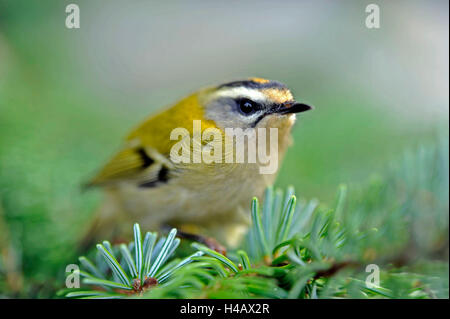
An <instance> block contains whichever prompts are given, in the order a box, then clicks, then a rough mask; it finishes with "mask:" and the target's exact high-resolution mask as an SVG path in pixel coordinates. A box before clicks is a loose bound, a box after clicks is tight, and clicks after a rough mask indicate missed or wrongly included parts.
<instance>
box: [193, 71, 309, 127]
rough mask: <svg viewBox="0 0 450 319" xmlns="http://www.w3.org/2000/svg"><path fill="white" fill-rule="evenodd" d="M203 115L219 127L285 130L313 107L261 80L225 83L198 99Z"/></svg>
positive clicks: (275, 84) (284, 87)
mask: <svg viewBox="0 0 450 319" xmlns="http://www.w3.org/2000/svg"><path fill="white" fill-rule="evenodd" d="M199 98H200V103H201V104H202V105H203V107H204V116H205V118H206V119H208V120H212V121H214V122H215V123H216V125H217V126H218V127H219V128H221V129H225V128H242V129H247V128H259V127H277V128H286V127H290V126H292V124H293V123H294V122H295V117H296V115H295V114H296V113H300V112H305V111H308V110H311V109H312V107H311V106H309V105H307V104H304V103H299V102H297V101H295V100H294V97H293V96H292V93H291V91H290V90H289V89H288V88H287V86H286V85H284V84H282V83H280V82H277V81H271V80H266V79H261V78H250V79H248V80H243V81H234V82H229V83H225V84H222V85H219V86H216V87H213V88H210V89H207V90H205V91H204V93H203V94H201V95H200V96H199Z"/></svg>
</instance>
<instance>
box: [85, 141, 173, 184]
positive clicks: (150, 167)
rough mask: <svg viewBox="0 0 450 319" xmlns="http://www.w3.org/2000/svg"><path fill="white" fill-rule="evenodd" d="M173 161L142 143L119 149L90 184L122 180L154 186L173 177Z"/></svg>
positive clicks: (111, 182) (112, 182)
mask: <svg viewBox="0 0 450 319" xmlns="http://www.w3.org/2000/svg"><path fill="white" fill-rule="evenodd" d="M172 169H173V164H172V163H171V161H170V160H169V159H168V158H167V157H165V156H164V155H162V154H160V153H159V152H158V151H157V150H156V149H154V148H151V147H142V146H140V145H138V146H133V147H126V148H124V149H123V150H121V151H119V152H118V153H117V154H116V155H115V156H114V157H113V158H112V159H111V160H110V161H109V162H108V163H107V164H106V165H105V166H104V167H103V169H102V170H100V172H99V173H98V174H97V176H95V177H94V178H93V179H92V180H91V182H90V183H89V184H88V185H89V186H103V185H108V184H114V183H117V182H121V181H129V182H134V183H135V184H136V185H137V186H140V187H154V186H157V185H160V184H161V183H166V182H167V181H168V180H169V179H170V177H171V170H172Z"/></svg>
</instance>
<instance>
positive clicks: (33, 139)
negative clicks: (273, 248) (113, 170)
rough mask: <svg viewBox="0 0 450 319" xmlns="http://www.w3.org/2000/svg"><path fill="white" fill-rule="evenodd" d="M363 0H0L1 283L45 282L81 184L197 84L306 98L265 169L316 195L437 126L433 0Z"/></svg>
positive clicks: (327, 194)
mask: <svg viewBox="0 0 450 319" xmlns="http://www.w3.org/2000/svg"><path fill="white" fill-rule="evenodd" d="M69 3H76V4H78V5H79V7H80V11H81V28H80V29H67V28H66V27H65V19H66V13H65V7H66V5H67V4H69ZM369 3H371V2H367V1H359V0H355V1H345V2H337V1H292V2H291V1H285V2H274V1H249V2H246V3H241V2H238V1H227V2H223V3H218V2H217V3H216V2H212V1H189V2H187V1H171V2H170V3H163V2H161V1H160V2H151V1H109V0H97V1H86V0H77V1H58V0H46V1H17V0H14V1H13V0H9V1H8V0H6V1H4V0H3V1H0V248H1V253H2V256H3V258H2V260H3V261H2V262H0V297H8V296H12V297H52V296H54V292H55V290H56V289H59V288H61V287H62V286H63V285H64V271H65V265H66V264H67V263H70V262H75V261H76V258H75V257H76V255H77V252H76V251H75V245H76V243H77V242H78V240H79V237H80V234H81V230H83V229H84V228H85V227H87V225H88V222H89V220H90V217H91V216H92V213H93V211H94V210H95V207H96V206H97V205H98V203H99V200H100V198H101V194H100V193H99V192H98V191H90V192H81V190H80V185H81V184H82V183H83V182H84V181H86V179H88V178H89V176H91V174H92V173H93V172H95V170H96V169H98V168H99V167H100V166H101V165H102V163H104V161H105V160H106V159H107V158H108V157H109V156H110V155H111V154H113V153H114V151H115V150H117V148H118V147H119V146H120V142H121V138H122V137H123V136H124V134H126V132H127V131H128V130H129V129H130V128H131V127H133V126H134V125H136V124H137V123H138V122H139V121H140V120H142V118H143V117H144V116H147V115H149V114H151V113H152V112H154V111H155V110H157V109H159V108H161V107H162V106H165V105H168V104H170V103H172V102H174V101H176V100H177V99H179V98H180V97H182V96H184V95H186V94H188V93H190V92H191V91H194V90H196V89H198V88H199V87H202V86H205V85H212V84H218V83H221V82H224V81H231V80H235V79H240V78H247V77H249V76H258V77H265V78H270V79H275V80H279V81H281V82H284V83H286V84H287V85H288V86H289V87H290V88H291V90H292V91H293V92H294V95H295V97H296V98H297V99H298V100H300V101H305V102H308V103H311V104H313V105H314V106H315V111H314V112H308V113H307V114H305V115H302V116H300V117H299V121H298V123H297V125H296V127H295V130H294V141H295V142H294V146H293V147H292V148H291V149H290V150H289V152H288V155H287V158H286V159H285V162H284V163H283V167H282V170H281V172H280V175H279V178H278V180H277V184H278V185H280V186H286V185H289V184H292V185H294V186H295V187H296V190H297V193H298V194H300V195H301V196H303V197H306V198H312V197H316V198H318V199H320V200H322V201H325V202H329V201H331V200H332V199H333V196H334V193H335V190H336V187H337V185H338V184H339V183H342V182H358V181H363V180H366V179H367V178H368V177H369V176H370V175H371V174H373V173H374V172H377V171H378V170H380V169H381V168H382V167H383V166H384V165H385V164H386V162H387V161H388V160H390V159H392V158H394V157H396V156H398V155H400V153H401V151H402V150H403V149H405V148H407V147H410V146H414V145H416V144H417V143H418V142H419V141H425V140H428V139H430V138H431V137H432V136H433V135H434V134H435V133H436V132H437V131H442V129H444V130H446V131H448V111H449V107H448V105H449V92H448V84H449V82H448V76H449V74H448V54H449V42H448V2H447V1H377V2H376V3H377V4H378V5H379V6H380V9H381V28H380V29H368V28H366V26H365V18H366V15H367V14H366V13H365V7H366V6H367V5H368V4H369ZM1 270H3V272H2V271H1ZM7 272H8V273H9V276H6V275H5V273H7Z"/></svg>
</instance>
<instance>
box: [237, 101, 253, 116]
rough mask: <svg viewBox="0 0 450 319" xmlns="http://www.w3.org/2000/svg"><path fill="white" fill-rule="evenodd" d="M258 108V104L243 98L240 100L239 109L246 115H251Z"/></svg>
mask: <svg viewBox="0 0 450 319" xmlns="http://www.w3.org/2000/svg"><path fill="white" fill-rule="evenodd" d="M257 109H258V104H257V103H255V102H253V101H251V100H248V99H242V100H240V101H239V110H240V111H241V113H242V114H244V115H250V114H252V113H253V112H255V111H256V110H257Z"/></svg>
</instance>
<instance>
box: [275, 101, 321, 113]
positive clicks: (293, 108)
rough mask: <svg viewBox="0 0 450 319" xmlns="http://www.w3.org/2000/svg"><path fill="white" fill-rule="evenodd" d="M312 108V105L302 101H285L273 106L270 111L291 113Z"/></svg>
mask: <svg viewBox="0 0 450 319" xmlns="http://www.w3.org/2000/svg"><path fill="white" fill-rule="evenodd" d="M312 109H313V107H312V106H310V105H307V104H304V103H297V102H286V103H283V104H281V105H279V106H277V107H275V108H273V109H272V110H271V112H270V113H277V114H292V113H301V112H306V111H309V110H312Z"/></svg>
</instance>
